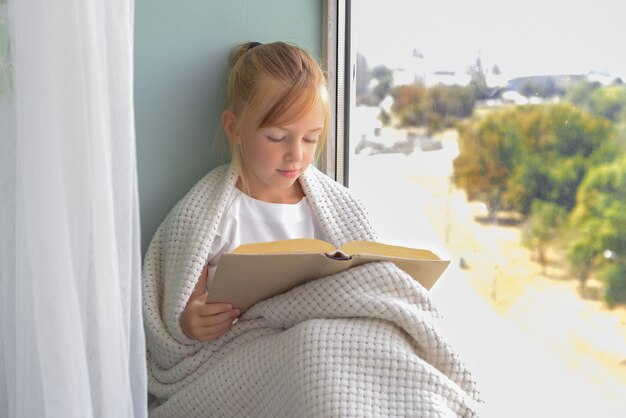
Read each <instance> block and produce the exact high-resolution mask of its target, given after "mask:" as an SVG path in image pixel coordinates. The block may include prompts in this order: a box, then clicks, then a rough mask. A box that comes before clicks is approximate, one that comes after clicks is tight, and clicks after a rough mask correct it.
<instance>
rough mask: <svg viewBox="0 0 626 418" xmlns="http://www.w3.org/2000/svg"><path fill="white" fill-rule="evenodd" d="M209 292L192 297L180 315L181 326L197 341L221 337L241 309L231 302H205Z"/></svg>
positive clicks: (232, 323)
mask: <svg viewBox="0 0 626 418" xmlns="http://www.w3.org/2000/svg"><path fill="white" fill-rule="evenodd" d="M206 298H207V293H206V292H205V293H202V294H200V295H198V296H197V297H195V298H194V297H192V299H191V300H189V303H187V306H186V307H185V310H184V311H183V313H182V314H181V316H180V326H181V327H182V329H183V332H184V333H185V335H186V336H187V337H189V338H191V339H193V340H197V341H209V340H213V339H216V338H218V337H221V336H222V335H224V334H226V332H227V331H228V330H229V329H231V328H232V326H233V325H234V322H236V321H235V319H236V318H237V317H238V316H239V313H240V312H239V309H237V308H233V306H232V305H231V304H229V303H205V301H206Z"/></svg>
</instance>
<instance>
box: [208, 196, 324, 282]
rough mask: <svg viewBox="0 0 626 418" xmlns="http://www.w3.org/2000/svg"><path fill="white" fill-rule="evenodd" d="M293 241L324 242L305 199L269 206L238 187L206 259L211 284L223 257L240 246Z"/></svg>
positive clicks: (316, 221)
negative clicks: (311, 239) (319, 240)
mask: <svg viewBox="0 0 626 418" xmlns="http://www.w3.org/2000/svg"><path fill="white" fill-rule="evenodd" d="M294 238H318V239H325V237H324V233H323V232H322V228H321V226H320V224H319V222H318V220H317V218H316V217H315V215H314V214H313V211H312V210H311V207H310V206H309V203H308V202H307V200H306V198H302V200H300V202H298V203H295V204H283V203H268V202H263V201H261V200H257V199H254V198H252V197H250V196H248V195H246V194H245V193H243V192H242V191H241V190H239V189H238V188H236V187H235V188H234V190H233V192H232V193H231V196H230V200H229V201H228V204H227V206H226V210H225V211H224V215H223V216H222V220H221V221H220V224H219V226H218V228H217V235H216V236H215V239H214V240H213V243H212V244H211V249H210V250H209V255H208V257H207V263H208V264H209V274H208V282H209V283H210V282H211V279H212V278H213V275H214V274H215V269H216V267H217V263H218V262H219V259H220V257H221V255H222V253H225V252H228V251H232V250H234V249H235V248H237V247H238V246H239V245H241V244H250V243H253V242H267V241H277V240H283V239H294Z"/></svg>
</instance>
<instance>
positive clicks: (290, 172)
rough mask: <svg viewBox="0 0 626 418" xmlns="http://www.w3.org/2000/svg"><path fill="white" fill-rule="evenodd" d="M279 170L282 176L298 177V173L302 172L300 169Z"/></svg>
mask: <svg viewBox="0 0 626 418" xmlns="http://www.w3.org/2000/svg"><path fill="white" fill-rule="evenodd" d="M277 171H278V173H279V174H280V175H281V176H283V177H287V178H294V177H297V176H298V174H299V173H300V170H277Z"/></svg>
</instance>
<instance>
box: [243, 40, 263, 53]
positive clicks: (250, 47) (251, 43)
mask: <svg viewBox="0 0 626 418" xmlns="http://www.w3.org/2000/svg"><path fill="white" fill-rule="evenodd" d="M259 45H263V44H262V43H261V42H250V44H249V45H248V49H246V52H248V51H250V50H251V49H252V48H256V47H257V46H259Z"/></svg>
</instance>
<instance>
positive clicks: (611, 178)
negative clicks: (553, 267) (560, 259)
mask: <svg viewBox="0 0 626 418" xmlns="http://www.w3.org/2000/svg"><path fill="white" fill-rule="evenodd" d="M570 225H571V227H572V228H573V229H574V230H576V231H579V233H578V236H577V237H576V238H575V239H574V240H573V241H572V242H571V244H570V247H569V256H568V258H569V259H570V261H572V260H573V261H574V262H577V263H582V264H584V265H586V266H591V267H592V268H593V269H595V270H597V271H598V275H599V277H601V278H603V279H604V281H605V285H606V286H605V295H604V298H605V301H606V302H607V304H609V305H614V304H616V303H626V293H624V289H626V275H624V274H621V275H620V274H618V273H619V272H624V271H626V234H624V231H626V155H622V156H621V157H620V158H618V159H617V160H615V161H614V162H612V163H609V164H604V165H600V166H597V167H595V168H593V169H591V170H589V172H588V173H587V175H586V176H585V179H584V180H583V182H582V183H581V185H580V188H579V190H578V193H577V196H576V206H575V207H574V210H573V211H572V213H571V215H570ZM607 252H608V254H612V255H613V256H612V257H610V258H608V259H607V258H606V257H605V256H604V255H605V254H607ZM574 267H575V266H574Z"/></svg>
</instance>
